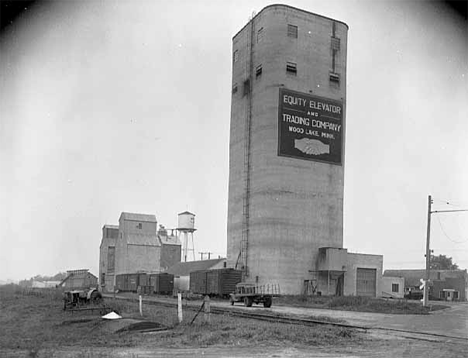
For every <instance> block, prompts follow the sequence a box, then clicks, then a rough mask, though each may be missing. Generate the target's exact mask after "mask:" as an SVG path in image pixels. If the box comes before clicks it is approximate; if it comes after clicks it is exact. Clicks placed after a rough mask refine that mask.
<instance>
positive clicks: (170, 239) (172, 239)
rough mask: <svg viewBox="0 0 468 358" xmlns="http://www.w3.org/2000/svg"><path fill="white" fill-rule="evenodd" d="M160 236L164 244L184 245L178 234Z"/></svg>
mask: <svg viewBox="0 0 468 358" xmlns="http://www.w3.org/2000/svg"><path fill="white" fill-rule="evenodd" d="M158 237H159V240H161V244H164V245H182V244H181V242H180V240H179V238H178V237H177V236H171V235H158Z"/></svg>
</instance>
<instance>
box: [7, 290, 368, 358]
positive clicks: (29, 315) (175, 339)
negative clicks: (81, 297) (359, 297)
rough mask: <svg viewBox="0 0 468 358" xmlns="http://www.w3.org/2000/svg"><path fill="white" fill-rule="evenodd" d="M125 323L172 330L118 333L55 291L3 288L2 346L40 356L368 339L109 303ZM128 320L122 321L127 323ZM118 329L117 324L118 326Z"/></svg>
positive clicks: (338, 331)
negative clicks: (70, 350)
mask: <svg viewBox="0 0 468 358" xmlns="http://www.w3.org/2000/svg"><path fill="white" fill-rule="evenodd" d="M106 304H107V305H110V306H111V307H112V308H114V309H116V310H118V311H119V313H120V314H121V315H122V316H123V317H124V318H125V319H134V320H140V319H144V320H148V321H153V322H157V323H159V324H161V325H163V326H166V327H168V330H167V331H165V332H159V333H158V334H151V335H149V334H142V333H138V332H133V331H124V332H120V333H115V331H116V328H120V327H118V324H119V323H118V322H117V321H106V320H103V319H102V318H101V317H100V315H99V314H98V313H94V314H93V313H90V312H79V313H73V314H72V313H70V312H69V311H63V309H62V308H63V303H62V300H61V295H60V293H59V292H56V291H55V290H41V291H33V290H29V291H24V290H22V289H20V288H19V287H17V286H13V285H11V286H3V287H0V346H1V347H2V348H6V349H13V350H15V349H19V350H29V351H31V352H36V351H38V350H41V349H51V348H54V347H63V346H64V345H65V346H76V347H104V346H105V347H134V346H139V347H141V346H151V345H154V344H157V345H158V346H159V347H161V346H167V347H208V346H259V345H260V346H261V345H268V346H275V345H281V346H284V345H288V346H294V345H301V346H303V345H308V346H331V345H333V346H334V347H337V346H343V347H344V346H346V347H349V346H352V345H357V344H359V343H361V342H362V341H363V340H364V339H365V337H364V335H363V334H361V333H358V332H356V331H354V330H352V329H343V328H337V327H332V326H317V327H304V326H297V325H289V324H280V323H277V324H275V323H268V322H261V321H255V320H250V319H243V318H236V317H231V316H228V315H212V316H211V323H210V324H206V323H204V321H203V318H202V316H203V315H200V316H199V317H198V318H197V319H196V320H195V321H194V323H193V324H192V325H190V324H189V322H191V321H192V318H193V317H194V315H195V312H194V311H185V312H184V314H185V316H184V321H183V322H182V323H181V324H179V323H178V321H177V311H176V308H168V307H162V306H161V307H160V306H145V310H144V315H143V317H140V314H139V311H138V304H137V303H136V302H123V301H115V302H114V301H113V300H106ZM121 322H122V321H121ZM116 325H117V326H116Z"/></svg>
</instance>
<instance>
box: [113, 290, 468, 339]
mask: <svg viewBox="0 0 468 358" xmlns="http://www.w3.org/2000/svg"><path fill="white" fill-rule="evenodd" d="M104 297H108V298H114V296H113V295H111V294H108V295H104ZM115 299H117V300H125V301H133V302H135V301H136V300H135V297H124V296H115ZM143 301H144V302H145V303H146V304H150V305H155V306H156V305H157V306H164V307H177V302H175V301H174V302H171V301H169V300H157V299H147V298H146V299H145V297H143ZM184 309H190V310H194V311H195V310H197V309H199V302H198V301H197V304H195V303H190V304H189V303H188V302H186V303H185V304H184ZM211 313H213V314H229V315H231V316H235V317H239V318H246V319H256V320H260V321H267V322H272V323H284V324H295V325H303V326H314V325H329V326H335V327H341V328H348V329H354V330H358V331H362V332H364V333H378V332H382V333H383V332H385V334H393V335H394V336H398V337H402V338H406V339H414V340H420V341H429V342H444V343H445V342H453V343H462V344H466V345H468V339H467V338H462V337H454V336H448V335H444V334H438V333H429V332H414V331H407V330H403V329H397V328H387V327H371V326H359V325H352V324H347V323H343V322H336V321H327V320H318V319H309V318H302V317H298V316H285V315H280V314H272V313H266V312H265V310H263V309H262V310H261V312H260V310H256V309H255V308H254V309H243V308H240V307H232V306H228V307H219V306H214V305H212V306H211Z"/></svg>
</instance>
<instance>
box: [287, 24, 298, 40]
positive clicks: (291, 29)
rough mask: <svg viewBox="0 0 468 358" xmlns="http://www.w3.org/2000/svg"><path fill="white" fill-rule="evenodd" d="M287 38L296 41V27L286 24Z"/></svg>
mask: <svg viewBox="0 0 468 358" xmlns="http://www.w3.org/2000/svg"><path fill="white" fill-rule="evenodd" d="M288 37H292V38H295V39H297V26H294V25H290V24H288Z"/></svg>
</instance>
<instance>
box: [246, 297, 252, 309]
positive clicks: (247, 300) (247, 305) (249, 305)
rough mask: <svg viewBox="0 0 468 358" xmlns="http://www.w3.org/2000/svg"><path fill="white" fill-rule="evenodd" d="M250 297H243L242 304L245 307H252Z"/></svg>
mask: <svg viewBox="0 0 468 358" xmlns="http://www.w3.org/2000/svg"><path fill="white" fill-rule="evenodd" d="M252 303H253V300H252V297H244V305H245V307H252Z"/></svg>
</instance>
